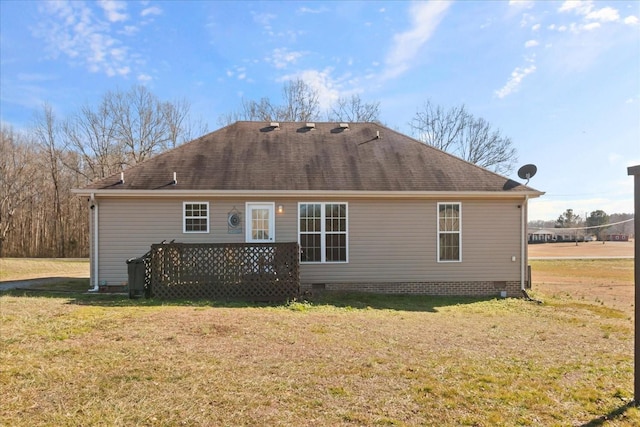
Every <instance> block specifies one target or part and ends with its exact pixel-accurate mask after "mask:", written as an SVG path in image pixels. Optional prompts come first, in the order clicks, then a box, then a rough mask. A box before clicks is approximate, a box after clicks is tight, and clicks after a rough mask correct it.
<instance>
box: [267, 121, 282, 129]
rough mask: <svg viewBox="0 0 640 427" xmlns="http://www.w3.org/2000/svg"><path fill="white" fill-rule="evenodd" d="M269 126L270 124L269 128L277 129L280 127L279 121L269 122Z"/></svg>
mask: <svg viewBox="0 0 640 427" xmlns="http://www.w3.org/2000/svg"><path fill="white" fill-rule="evenodd" d="M269 126H270V127H271V128H273V130H278V129H280V123H278V122H271V123H269Z"/></svg>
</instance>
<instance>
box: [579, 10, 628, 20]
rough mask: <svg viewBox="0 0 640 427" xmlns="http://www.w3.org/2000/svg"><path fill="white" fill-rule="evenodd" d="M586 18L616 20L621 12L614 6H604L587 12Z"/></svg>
mask: <svg viewBox="0 0 640 427" xmlns="http://www.w3.org/2000/svg"><path fill="white" fill-rule="evenodd" d="M585 18H586V19H589V20H592V21H600V22H615V21H618V20H619V19H620V14H619V13H618V11H617V10H615V9H614V8H612V7H603V8H602V9H598V10H594V11H591V12H589V13H587V15H586V16H585Z"/></svg>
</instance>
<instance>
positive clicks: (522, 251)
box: [520, 195, 529, 295]
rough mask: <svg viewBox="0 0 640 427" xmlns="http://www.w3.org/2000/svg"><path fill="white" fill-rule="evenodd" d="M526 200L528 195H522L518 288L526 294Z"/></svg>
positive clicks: (527, 200)
mask: <svg viewBox="0 0 640 427" xmlns="http://www.w3.org/2000/svg"><path fill="white" fill-rule="evenodd" d="M528 202H529V196H526V195H525V196H524V203H523V204H522V212H521V215H522V219H521V223H522V242H521V243H522V244H521V247H520V290H521V291H522V292H524V294H525V295H527V291H526V287H525V276H526V271H527V262H526V261H527V260H526V251H527V247H526V244H527V239H526V237H527V223H526V220H527V212H526V210H528V209H529V207H528Z"/></svg>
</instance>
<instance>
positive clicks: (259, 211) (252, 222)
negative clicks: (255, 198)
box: [245, 203, 276, 243]
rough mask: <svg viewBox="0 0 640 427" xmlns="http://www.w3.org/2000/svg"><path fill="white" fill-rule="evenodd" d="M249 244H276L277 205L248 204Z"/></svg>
mask: <svg viewBox="0 0 640 427" xmlns="http://www.w3.org/2000/svg"><path fill="white" fill-rule="evenodd" d="M246 218H247V219H246V221H247V223H246V228H245V229H246V230H247V235H246V240H247V243H269V242H275V240H276V235H275V230H276V227H275V204H274V203H247V215H246Z"/></svg>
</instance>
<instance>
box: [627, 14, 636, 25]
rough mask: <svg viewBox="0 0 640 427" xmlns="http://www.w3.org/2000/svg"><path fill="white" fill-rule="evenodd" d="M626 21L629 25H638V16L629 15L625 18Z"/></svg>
mask: <svg viewBox="0 0 640 427" xmlns="http://www.w3.org/2000/svg"><path fill="white" fill-rule="evenodd" d="M624 23H625V24H627V25H637V24H638V17H637V16H634V15H629V16H627V17H626V18H624Z"/></svg>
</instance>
